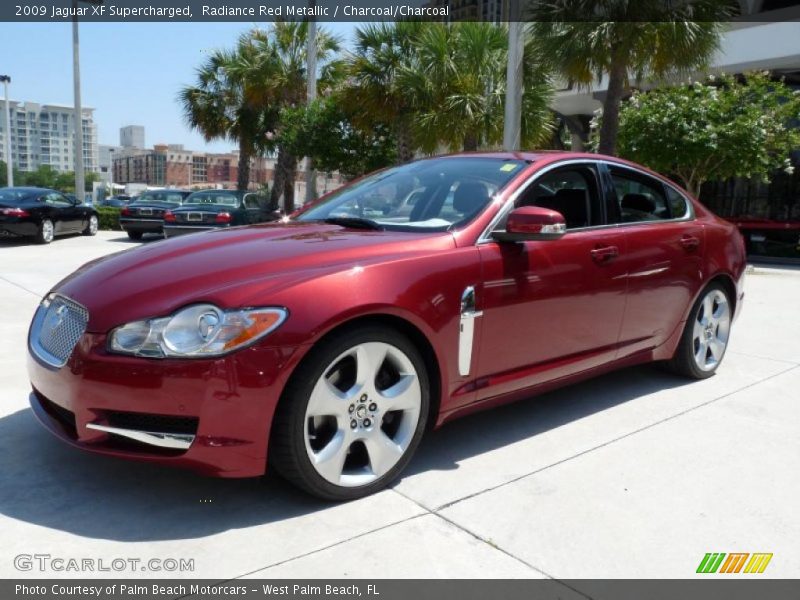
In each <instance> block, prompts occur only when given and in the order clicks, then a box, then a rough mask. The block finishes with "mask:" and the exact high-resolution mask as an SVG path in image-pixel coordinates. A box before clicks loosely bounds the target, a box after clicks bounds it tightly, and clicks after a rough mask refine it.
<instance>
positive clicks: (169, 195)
mask: <svg viewBox="0 0 800 600" xmlns="http://www.w3.org/2000/svg"><path fill="white" fill-rule="evenodd" d="M183 198H184V195H183V194H181V193H180V192H170V191H159V192H145V193H144V194H142V195H141V196H139V197H138V198H136V200H134V201H133V202H132V203H131V204H146V203H150V202H158V203H161V204H173V205H175V206H177V205H179V204H180V203H181V202H183Z"/></svg>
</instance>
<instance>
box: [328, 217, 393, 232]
mask: <svg viewBox="0 0 800 600" xmlns="http://www.w3.org/2000/svg"><path fill="white" fill-rule="evenodd" d="M323 221H325V222H326V223H330V224H332V225H341V226H342V227H351V228H353V229H375V230H378V231H383V229H384V227H383V225H381V224H380V223H378V222H377V221H373V220H372V219H364V218H362V217H328V218H327V219H323Z"/></svg>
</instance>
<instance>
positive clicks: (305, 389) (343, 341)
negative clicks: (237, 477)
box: [269, 325, 430, 501]
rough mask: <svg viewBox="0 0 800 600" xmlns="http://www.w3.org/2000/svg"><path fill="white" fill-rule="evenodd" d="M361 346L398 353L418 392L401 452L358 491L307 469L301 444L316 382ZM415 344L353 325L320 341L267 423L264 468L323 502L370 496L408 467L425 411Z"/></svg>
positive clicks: (424, 383) (426, 383) (423, 371)
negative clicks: (402, 355)
mask: <svg viewBox="0 0 800 600" xmlns="http://www.w3.org/2000/svg"><path fill="white" fill-rule="evenodd" d="M367 342H384V343H387V344H391V345H393V346H395V347H396V348H398V349H399V350H401V351H402V352H403V353H405V355H406V356H407V357H408V358H409V359H410V360H411V362H412V364H413V366H414V368H415V369H416V371H417V376H418V379H419V384H420V389H421V402H420V412H419V420H418V422H417V426H416V429H415V431H414V433H413V437H412V439H411V442H410V443H409V446H408V448H407V449H406V451H405V454H403V455H402V457H401V458H400V459H399V460H398V462H397V463H396V464H395V465H394V466H393V467H392V468H391V469H390V470H389V471H388V472H387V473H386V474H384V475H383V476H382V477H380V478H378V479H376V480H375V481H373V482H372V483H369V484H367V485H363V486H358V487H345V486H340V485H335V484H333V483H331V482H329V481H328V480H326V479H324V478H323V477H322V476H321V475H320V474H319V473H318V472H317V471H316V469H315V468H314V467H313V465H312V463H311V459H310V458H309V456H308V453H307V451H306V446H305V437H304V435H305V427H306V423H305V415H306V409H307V406H308V401H309V397H310V395H311V391H312V390H313V388H314V386H315V384H316V382H317V381H318V380H319V379H320V377H322V376H323V374H324V373H325V372H326V370H327V369H329V368H330V366H331V363H332V362H333V361H335V360H336V358H337V357H338V356H339V355H341V354H342V353H343V352H346V351H347V350H349V349H351V348H353V347H354V346H357V345H359V344H363V343H367ZM428 377H429V376H428V370H427V367H426V365H425V361H424V359H423V358H422V355H421V354H420V352H419V350H418V349H417V348H416V346H415V345H414V344H413V343H412V342H411V341H410V340H409V339H408V338H407V337H406V336H404V335H402V334H401V333H399V332H398V331H396V330H394V329H391V328H388V327H383V326H378V325H364V326H357V327H355V328H353V329H352V330H350V331H347V332H345V333H342V334H340V335H335V336H331V337H330V338H328V339H325V340H323V341H322V342H320V344H319V345H318V346H317V347H315V348H314V349H312V350H311V352H310V353H309V355H308V356H307V357H306V358H305V359H304V360H303V361H302V363H301V364H300V366H298V368H297V370H296V371H295V373H293V375H292V378H291V380H290V382H289V384H288V385H287V386H286V389H285V390H284V393H283V395H282V397H281V401H280V403H279V405H278V408H277V410H276V413H275V417H274V418H273V421H272V429H271V434H270V444H269V466H270V468H271V469H274V470H275V471H276V472H277V473H278V474H279V475H281V476H282V477H283V478H284V479H286V480H288V481H289V482H290V483H292V484H294V485H296V486H297V487H299V488H300V489H302V490H304V491H306V492H308V493H309V494H311V495H314V496H317V497H318V498H322V499H324V500H334V501H346V500H353V499H356V498H361V497H363V496H368V495H370V494H373V493H375V492H377V491H379V490H381V489H383V488H385V487H386V486H387V485H389V484H390V483H391V482H392V481H393V480H395V479H396V478H397V476H398V475H399V474H400V473H401V472H402V471H403V469H404V468H405V467H406V466H407V465H408V463H409V461H410V460H411V458H412V457H413V455H414V452H415V451H416V449H417V447H418V446H419V443H420V441H421V440H422V437H423V435H424V432H425V429H426V425H427V419H428V411H429V407H430V380H429V378H428Z"/></svg>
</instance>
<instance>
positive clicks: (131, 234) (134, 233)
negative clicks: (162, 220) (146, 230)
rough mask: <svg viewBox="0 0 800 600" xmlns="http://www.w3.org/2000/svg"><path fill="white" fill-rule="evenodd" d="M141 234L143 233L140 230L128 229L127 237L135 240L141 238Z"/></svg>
mask: <svg viewBox="0 0 800 600" xmlns="http://www.w3.org/2000/svg"><path fill="white" fill-rule="evenodd" d="M143 235H144V234H143V233H142V232H141V231H129V232H128V237H129V238H131V239H132V240H136V241H137V242H138V241H139V240H140V239H142V236H143Z"/></svg>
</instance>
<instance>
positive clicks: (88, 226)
mask: <svg viewBox="0 0 800 600" xmlns="http://www.w3.org/2000/svg"><path fill="white" fill-rule="evenodd" d="M92 221H94V227H92ZM99 224H100V223H99V221H98V219H97V217H96V216H95V215H91V216H90V217H89V222H88V223H87V224H86V227H85V228H84V229H83V232H82V233H83V235H97V230H98V228H99Z"/></svg>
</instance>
